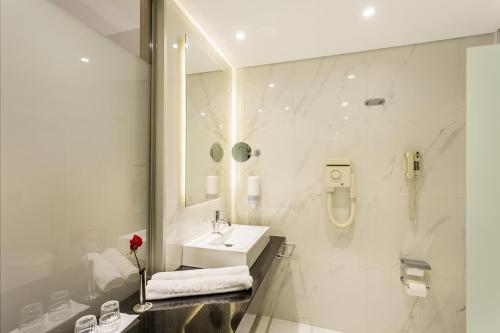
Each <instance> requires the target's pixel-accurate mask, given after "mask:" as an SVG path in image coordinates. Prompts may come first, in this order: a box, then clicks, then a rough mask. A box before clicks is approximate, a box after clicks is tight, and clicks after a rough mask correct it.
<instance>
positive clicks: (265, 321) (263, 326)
mask: <svg viewBox="0 0 500 333" xmlns="http://www.w3.org/2000/svg"><path fill="white" fill-rule="evenodd" d="M236 333H342V332H338V331H332V330H327V329H325V328H320V327H315V326H309V325H305V324H300V323H294V322H291V321H287V320H281V319H275V318H270V317H260V316H259V317H256V316H255V315H251V314H246V315H245V316H244V317H243V319H242V321H241V323H240V325H239V326H238V329H237V330H236Z"/></svg>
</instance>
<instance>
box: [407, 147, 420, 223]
mask: <svg viewBox="0 0 500 333" xmlns="http://www.w3.org/2000/svg"><path fill="white" fill-rule="evenodd" d="M403 166H404V173H405V177H406V179H407V183H408V204H409V209H410V220H414V219H415V217H416V215H417V190H416V186H415V177H417V176H420V153H419V152H418V151H417V152H412V151H407V152H406V153H405V154H404V155H403Z"/></svg>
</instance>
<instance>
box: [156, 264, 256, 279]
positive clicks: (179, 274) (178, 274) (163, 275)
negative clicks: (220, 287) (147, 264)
mask: <svg viewBox="0 0 500 333" xmlns="http://www.w3.org/2000/svg"><path fill="white" fill-rule="evenodd" d="M216 275H250V271H249V269H248V266H247V265H242V266H231V267H222V268H203V269H191V270H189V271H173V272H160V273H156V274H153V276H152V277H151V280H180V279H193V278H200V277H205V276H216Z"/></svg>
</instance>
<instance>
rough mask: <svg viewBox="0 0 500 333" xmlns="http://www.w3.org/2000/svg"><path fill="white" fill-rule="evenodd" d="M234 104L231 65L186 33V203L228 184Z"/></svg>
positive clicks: (214, 194) (202, 198)
mask: <svg viewBox="0 0 500 333" xmlns="http://www.w3.org/2000/svg"><path fill="white" fill-rule="evenodd" d="M230 108H231V73H230V69H229V68H228V67H227V65H226V64H225V63H224V61H223V59H221V58H220V57H218V56H217V55H216V54H215V53H214V52H212V51H211V48H210V47H209V46H208V45H205V44H203V43H202V41H201V39H199V38H197V37H196V36H189V35H188V36H186V206H190V205H194V204H198V203H201V202H204V201H206V200H211V199H216V198H218V197H220V195H221V190H223V189H224V188H225V186H226V184H227V175H228V170H229V158H227V157H225V152H227V151H228V149H230V147H229V137H228V133H229V124H230V121H229V120H230Z"/></svg>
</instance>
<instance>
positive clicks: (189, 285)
mask: <svg viewBox="0 0 500 333" xmlns="http://www.w3.org/2000/svg"><path fill="white" fill-rule="evenodd" d="M252 282H253V279H252V277H251V276H250V275H244V274H240V275H219V276H207V277H202V278H194V279H185V280H149V281H148V284H147V286H146V298H147V299H148V300H155V299H165V298H173V297H183V296H196V295H209V294H219V293H227V292H232V291H238V290H245V289H250V288H252Z"/></svg>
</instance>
